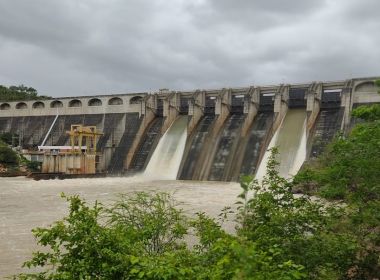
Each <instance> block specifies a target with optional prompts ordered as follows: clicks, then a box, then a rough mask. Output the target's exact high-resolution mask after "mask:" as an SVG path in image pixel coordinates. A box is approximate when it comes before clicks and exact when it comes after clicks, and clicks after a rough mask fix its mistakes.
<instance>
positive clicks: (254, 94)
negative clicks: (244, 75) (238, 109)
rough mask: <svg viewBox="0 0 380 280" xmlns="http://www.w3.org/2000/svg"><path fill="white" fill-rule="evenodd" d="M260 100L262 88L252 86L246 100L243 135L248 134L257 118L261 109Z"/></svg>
mask: <svg viewBox="0 0 380 280" xmlns="http://www.w3.org/2000/svg"><path fill="white" fill-rule="evenodd" d="M259 102H260V88H259V87H256V88H255V87H253V86H252V87H250V88H249V89H248V92H247V94H246V96H245V100H244V114H246V117H245V120H244V124H243V128H242V131H241V137H244V136H246V135H247V132H248V129H249V128H250V127H251V124H252V122H253V120H254V119H255V117H256V115H257V112H258V110H259Z"/></svg>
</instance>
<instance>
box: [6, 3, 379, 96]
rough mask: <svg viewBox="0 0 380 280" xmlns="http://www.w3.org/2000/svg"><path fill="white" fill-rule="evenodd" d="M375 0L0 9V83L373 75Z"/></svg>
mask: <svg viewBox="0 0 380 280" xmlns="http://www.w3.org/2000/svg"><path fill="white" fill-rule="evenodd" d="M379 10H380V2H378V1H376V0H363V1H360V2H358V1H354V0H346V1H343V0H324V1H322V0H311V1H302V0H294V1H287V2H283V3H280V4H279V1H274V0H266V1H264V0H262V1H258V0H255V1H249V0H237V1H227V0H194V1H185V0H165V1H164V0H157V1H148V0H128V1H123V0H83V1H74V0H66V1H59V0H35V1H28V0H14V1H1V2H0V11H1V16H0V79H1V81H0V84H8V85H10V84H20V83H24V84H27V85H29V86H33V87H35V88H37V89H38V90H39V91H40V92H41V93H43V94H49V95H53V96H67V95H83V94H102V93H111V92H114V93H115V92H135V91H149V90H157V89H159V88H163V87H167V88H170V89H176V90H181V89H183V90H188V89H197V88H221V87H229V86H247V85H252V84H256V85H263V84H268V83H269V84H276V83H282V82H286V83H288V82H289V83H291V82H303V81H305V82H306V81H314V80H334V79H344V78H350V77H356V76H367V75H370V76H374V75H380V64H379V63H378V62H377V61H378V59H377V58H379V57H380V49H379V47H378V46H379V45H380V38H379V37H378V36H376V34H377V33H376V32H377V31H378V30H379V27H380V26H379V25H380V21H379V20H378V16H377V13H378V11H379Z"/></svg>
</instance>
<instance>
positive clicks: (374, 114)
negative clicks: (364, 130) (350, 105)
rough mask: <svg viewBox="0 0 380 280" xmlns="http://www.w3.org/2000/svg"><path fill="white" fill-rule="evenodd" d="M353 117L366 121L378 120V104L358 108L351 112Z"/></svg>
mask: <svg viewBox="0 0 380 280" xmlns="http://www.w3.org/2000/svg"><path fill="white" fill-rule="evenodd" d="M352 116H353V117H357V118H360V119H363V120H366V121H374V120H379V119H380V104H374V105H371V106H360V107H358V108H356V109H355V110H353V112H352Z"/></svg>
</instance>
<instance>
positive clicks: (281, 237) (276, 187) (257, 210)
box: [238, 148, 356, 279]
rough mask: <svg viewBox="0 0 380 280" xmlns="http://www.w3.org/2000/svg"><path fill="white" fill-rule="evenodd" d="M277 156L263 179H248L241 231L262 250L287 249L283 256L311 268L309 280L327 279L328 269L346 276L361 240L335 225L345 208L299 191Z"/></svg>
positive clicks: (283, 250) (270, 159) (283, 251)
mask: <svg viewBox="0 0 380 280" xmlns="http://www.w3.org/2000/svg"><path fill="white" fill-rule="evenodd" d="M276 155H277V149H276V148H274V149H273V150H272V154H271V156H270V158H269V161H268V169H267V174H266V176H264V179H263V181H262V182H261V183H259V182H257V181H254V180H253V181H252V180H251V179H250V178H249V177H245V178H242V183H241V185H242V188H243V193H242V194H241V195H240V197H241V199H242V200H243V202H242V203H241V204H240V215H239V220H240V224H241V227H240V228H239V231H238V233H239V235H241V236H244V237H246V238H248V239H249V240H251V241H254V242H255V243H256V244H257V245H258V246H259V247H260V248H262V249H266V250H271V249H272V248H281V254H279V256H278V258H279V259H280V260H282V261H285V260H286V259H291V260H292V261H293V262H295V263H297V264H299V265H302V266H303V267H305V270H306V271H307V273H308V279H319V278H321V279H323V278H326V277H327V276H326V274H325V273H326V271H328V272H329V273H331V272H334V274H335V275H336V277H338V278H339V277H343V276H344V275H345V273H346V272H347V271H348V269H349V268H350V267H351V265H352V261H353V260H354V258H355V253H356V241H355V239H354V238H352V237H351V236H349V235H336V234H335V233H334V229H333V228H332V227H331V224H332V223H333V221H334V220H336V219H338V218H339V217H341V216H342V215H344V211H343V209H339V208H335V207H332V206H326V205H323V204H322V203H320V202H318V201H312V200H311V198H310V197H307V196H296V195H294V194H293V193H292V189H293V183H292V182H290V181H287V180H285V179H284V178H282V177H280V176H279V174H278V171H277V165H278V163H277V162H276ZM250 193H252V196H251V197H250V198H249V194H250ZM321 248H323V250H320V249H321ZM338 278H337V279H338Z"/></svg>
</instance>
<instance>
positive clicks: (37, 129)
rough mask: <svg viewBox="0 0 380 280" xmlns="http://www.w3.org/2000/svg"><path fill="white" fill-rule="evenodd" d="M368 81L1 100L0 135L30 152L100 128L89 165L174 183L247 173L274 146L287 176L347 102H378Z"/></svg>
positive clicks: (343, 124) (312, 152)
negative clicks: (73, 131)
mask: <svg viewBox="0 0 380 280" xmlns="http://www.w3.org/2000/svg"><path fill="white" fill-rule="evenodd" d="M376 79H378V78H376V77H373V78H360V79H350V80H344V81H335V82H313V83H310V84H295V85H284V84H282V85H278V86H263V87H256V86H255V87H254V86H252V87H248V88H230V89H219V90H204V91H202V90H195V91H186V92H182V91H168V90H160V91H159V92H156V93H134V94H121V95H100V96H85V97H65V98H54V99H48V100H38V101H18V102H3V101H0V133H4V132H10V133H12V134H14V135H17V143H19V144H20V145H21V146H22V148H24V149H27V150H28V151H29V152H32V151H35V150H37V147H38V146H40V145H41V144H44V145H45V146H65V145H69V136H68V135H67V133H66V131H68V130H70V126H71V125H72V124H82V125H86V126H87V125H91V126H96V127H97V129H99V130H101V131H102V133H103V135H102V136H101V137H100V138H99V141H98V142H97V145H96V147H97V156H96V162H97V163H96V169H97V171H98V172H107V173H110V174H136V173H143V172H144V170H145V171H146V172H145V173H144V174H145V175H146V176H153V175H151V174H153V173H152V172H153V170H156V171H157V170H159V171H158V172H156V173H154V174H155V175H154V176H158V175H159V174H170V176H169V175H167V176H166V177H165V178H168V176H169V177H170V178H173V177H176V178H177V179H181V180H212V181H237V180H238V179H239V176H240V174H256V173H257V172H258V169H259V166H260V164H261V163H262V162H263V161H264V160H263V159H264V158H265V153H266V151H267V149H268V147H269V146H270V145H272V146H273V145H275V146H278V147H279V150H280V153H281V154H280V158H279V161H280V173H281V174H282V175H283V176H285V177H288V176H291V175H292V174H295V173H296V172H297V170H298V168H299V167H300V166H301V165H302V163H303V162H304V161H305V160H307V159H309V158H312V157H316V156H318V155H319V154H321V153H322V152H323V150H324V147H325V146H326V145H327V144H328V143H329V142H330V141H331V140H332V138H333V137H334V135H335V134H336V133H337V132H339V131H343V132H345V131H348V130H349V129H350V128H351V126H352V121H351V117H350V113H351V111H352V108H355V107H357V106H359V105H361V104H365V105H369V104H373V103H380V95H379V94H377V91H378V90H379V89H378V88H377V87H376V85H375V82H374V81H375V80H376ZM164 135H165V136H164ZM177 138H178V139H177ZM179 146H181V147H182V146H183V147H182V148H179ZM152 165H153V166H152ZM154 165H159V166H154ZM148 166H149V168H147V167H148ZM146 169H148V170H146ZM168 169H170V172H169V173H168V172H166V171H168ZM173 170H175V171H173ZM148 171H149V172H148ZM173 172H174V173H176V175H175V174H174V173H173ZM149 174H150V175H149ZM157 174H158V175H157ZM173 174H174V175H173ZM163 179H164V176H163Z"/></svg>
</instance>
